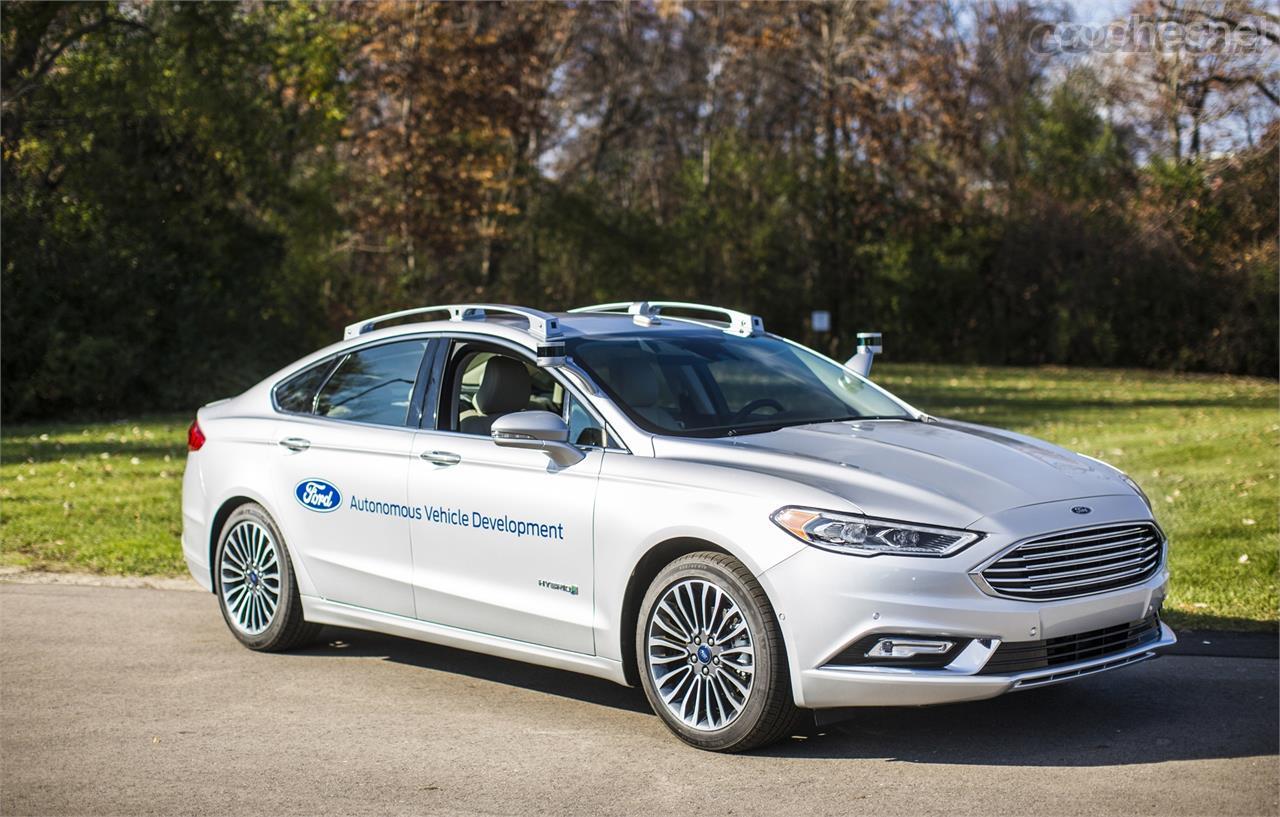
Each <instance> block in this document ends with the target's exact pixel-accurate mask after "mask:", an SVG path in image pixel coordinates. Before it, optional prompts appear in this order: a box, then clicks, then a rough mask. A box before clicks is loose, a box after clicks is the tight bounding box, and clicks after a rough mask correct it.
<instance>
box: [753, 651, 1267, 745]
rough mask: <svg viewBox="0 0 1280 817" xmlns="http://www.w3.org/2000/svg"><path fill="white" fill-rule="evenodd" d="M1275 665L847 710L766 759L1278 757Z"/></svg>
mask: <svg viewBox="0 0 1280 817" xmlns="http://www.w3.org/2000/svg"><path fill="white" fill-rule="evenodd" d="M1276 689H1277V677H1276V662H1275V661H1270V660H1266V659H1240V658H1235V659H1223V658H1201V657H1197V658H1172V657H1167V658H1163V659H1160V660H1156V661H1152V662H1148V663H1145V664H1142V665H1140V666H1137V667H1131V668H1128V669H1126V670H1121V671H1118V672H1112V673H1104V674H1100V675H1096V676H1093V677H1091V678H1083V679H1080V680H1078V681H1075V682H1072V683H1068V684H1062V685H1058V686H1051V687H1043V688H1040V689H1033V690H1027V691H1024V692H1016V693H1011V694H1007V695H1003V696H1001V697H999V698H992V699H990V700H986V701H973V702H969V703H962V704H949V705H946V706H935V707H901V708H876V709H860V710H846V711H845V713H843V714H847V715H848V716H849V719H848V720H845V721H842V722H839V723H833V724H830V725H828V726H814V727H813V728H812V729H810V730H807V731H806V732H805V734H802V735H799V736H796V737H793V738H791V739H790V740H788V741H784V742H782V743H779V744H777V745H775V746H773V747H770V748H767V749H764V750H762V753H763V754H767V755H774V756H780V757H808V758H884V759H886V760H891V761H899V762H908V763H949V764H953V763H962V764H974V765H985V766H1046V767H1048V766H1058V767H1064V766H1114V765H1124V764H1135V763H1159V762H1163V761H1168V760H1199V759H1209V758H1231V757H1255V756H1260V755H1268V756H1274V755H1276V754H1277V752H1280V738H1278V737H1277V731H1278V729H1280V711H1278V707H1277V696H1276Z"/></svg>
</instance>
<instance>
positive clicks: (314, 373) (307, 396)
mask: <svg viewBox="0 0 1280 817" xmlns="http://www.w3.org/2000/svg"><path fill="white" fill-rule="evenodd" d="M332 369H333V359H332V358H330V359H328V360H325V361H323V362H321V363H317V364H316V365H314V366H312V367H311V368H309V369H306V370H305V371H303V372H302V373H300V374H296V375H294V376H293V377H291V378H289V379H288V380H286V381H284V382H283V383H281V384H280V385H279V386H276V405H277V406H279V407H280V410H281V411H288V412H291V413H293V414H310V413H311V412H312V410H313V409H314V408H315V402H316V392H317V391H319V390H320V386H321V385H322V384H323V383H324V378H325V376H326V375H328V374H329V372H330V371H331V370H332Z"/></svg>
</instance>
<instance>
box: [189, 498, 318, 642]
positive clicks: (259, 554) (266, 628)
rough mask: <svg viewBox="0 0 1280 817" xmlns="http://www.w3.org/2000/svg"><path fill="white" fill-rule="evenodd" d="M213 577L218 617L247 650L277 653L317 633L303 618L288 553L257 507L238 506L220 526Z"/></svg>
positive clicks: (252, 504)
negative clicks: (218, 611) (220, 614)
mask: <svg viewBox="0 0 1280 817" xmlns="http://www.w3.org/2000/svg"><path fill="white" fill-rule="evenodd" d="M213 577H214V588H213V590H214V593H216V594H217V596H218V607H219V608H220V609H221V610H222V618H223V619H224V620H225V621H226V622H227V627H228V629H230V630H231V634H232V635H234V636H235V637H236V639H237V640H239V642H240V643H241V644H243V645H245V646H246V647H248V648H249V649H251V650H258V651H261V652H280V651H282V650H289V649H293V648H294V647H300V646H303V645H304V644H308V643H310V642H312V641H314V640H315V638H316V636H317V635H318V634H319V632H320V626H319V625H318V624H308V623H307V621H306V620H305V619H304V618H303V617H302V600H301V599H300V598H299V597H298V583H297V581H296V580H295V579H294V575H293V564H292V563H291V562H290V559H289V549H288V548H287V547H286V546H285V543H284V537H283V536H281V535H280V529H279V528H278V527H276V523H275V520H273V519H272V518H271V515H270V514H268V513H267V511H266V509H265V508H263V507H262V506H261V505H258V504H257V503H255V502H249V503H246V504H244V505H241V506H240V507H239V508H236V509H235V511H233V512H232V514H231V516H230V517H229V518H228V519H227V521H226V524H224V525H223V526H222V532H221V533H220V534H219V535H218V550H217V555H216V557H215V559H214V569H213Z"/></svg>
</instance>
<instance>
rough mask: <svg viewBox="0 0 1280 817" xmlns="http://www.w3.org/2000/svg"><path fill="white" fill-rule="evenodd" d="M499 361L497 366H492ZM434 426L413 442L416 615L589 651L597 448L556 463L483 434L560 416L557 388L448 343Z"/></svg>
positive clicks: (479, 350)
mask: <svg viewBox="0 0 1280 817" xmlns="http://www.w3.org/2000/svg"><path fill="white" fill-rule="evenodd" d="M495 361H498V362H495ZM442 395H443V399H442V401H441V409H440V412H439V417H440V421H439V422H440V426H441V430H438V431H423V432H420V433H419V434H417V435H416V436H415V437H414V440H413V448H412V456H411V457H410V462H409V499H410V501H411V502H413V503H414V504H415V505H416V506H418V507H420V508H421V509H422V512H423V518H422V519H421V520H418V519H415V520H414V522H413V523H412V542H413V565H414V588H415V594H416V600H417V609H418V617H419V618H421V619H424V620H427V621H432V622H435V623H438V624H445V625H449V626H452V627H459V628H462V629H466V630H472V631H476V632H482V633H488V634H490V635H496V636H501V637H504V638H512V639H517V640H520V641H526V642H530V643H534V644H541V645H544V646H548V647H555V648H559V649H564V650H571V651H574V652H579V653H586V654H594V652H595V640H594V635H593V621H592V610H593V596H592V588H593V583H592V576H593V554H592V543H593V533H592V524H593V516H594V508H595V494H596V485H597V480H598V477H599V473H600V465H601V462H602V461H603V457H604V456H606V454H605V452H604V451H603V450H601V449H600V448H598V447H596V448H584V452H585V453H586V454H587V456H586V459H584V460H582V461H581V462H578V463H576V464H574V465H571V466H568V467H564V468H562V467H559V466H557V465H556V464H555V463H553V462H552V461H551V460H550V459H549V458H548V457H547V456H546V455H545V454H543V453H541V452H538V451H527V450H520V449H512V448H500V447H499V446H498V445H496V444H495V443H494V442H493V441H492V439H490V437H489V426H491V425H492V422H493V420H494V419H496V417H499V416H501V415H502V414H505V413H509V412H511V411H519V410H525V409H539V410H547V411H557V412H561V411H564V404H565V401H566V394H565V391H564V387H563V386H562V385H561V384H559V383H558V382H556V381H555V380H554V379H553V378H552V377H551V375H550V374H549V373H547V372H546V371H545V370H540V369H537V368H536V367H535V366H534V365H533V363H532V361H530V360H528V359H526V358H524V357H523V356H522V355H520V354H519V353H517V352H514V351H497V350H494V349H493V348H491V347H486V346H482V345H476V344H471V345H462V344H455V348H454V349H453V350H452V351H451V353H450V355H449V361H448V368H447V370H446V372H445V377H444V378H443V380H442Z"/></svg>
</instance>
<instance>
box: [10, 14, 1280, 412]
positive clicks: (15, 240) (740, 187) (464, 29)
mask: <svg viewBox="0 0 1280 817" xmlns="http://www.w3.org/2000/svg"><path fill="white" fill-rule="evenodd" d="M1133 13H1134V14H1135V15H1138V18H1140V19H1143V20H1164V21H1180V22H1196V21H1201V22H1203V21H1206V20H1213V19H1217V20H1227V21H1229V22H1232V23H1235V22H1240V21H1246V22H1250V23H1251V24H1253V25H1254V26H1256V27H1257V28H1258V30H1259V31H1261V32H1262V36H1261V37H1260V42H1261V43H1262V44H1263V45H1262V48H1261V49H1260V50H1258V51H1255V52H1248V53H1238V54H1209V55H1204V54H1191V53H1186V52H1182V51H1173V52H1166V51H1158V52H1150V53H1136V54H1110V55H1098V54H1095V55H1084V56H1081V55H1047V56H1046V55H1040V54H1037V53H1035V52H1034V50H1033V49H1030V48H1028V43H1030V42H1031V36H1032V33H1033V32H1034V30H1035V27H1036V26H1037V25H1039V24H1041V23H1043V22H1046V21H1055V20H1061V19H1064V18H1065V17H1066V16H1067V15H1068V14H1069V10H1067V9H1064V8H1060V7H1057V6H1050V5H1039V4H1030V3H1017V2H1010V3H1001V4H988V3H983V4H950V3H933V4H927V5H926V4H917V3H910V2H905V1H904V2H889V0H873V1H872V2H862V3H842V2H835V3H814V4H805V5H791V4H785V5H783V4H777V5H775V4H767V3H766V4H741V5H738V4H700V3H666V2H659V3H653V4H645V3H627V4H574V5H543V4H513V5H509V6H503V5H493V4H477V5H473V4H430V3H422V2H403V3H390V2H389V3H349V4H306V3H289V4H277V3H267V4H260V3H240V4H223V3H218V4H198V3H182V4H173V3H164V2H156V3H146V4H137V3H133V2H119V3H117V2H106V3H103V2H93V3H67V4H44V3H29V2H9V3H5V4H3V5H0V28H2V29H3V31H2V37H3V39H2V40H0V46H2V51H3V54H2V58H3V64H2V66H0V69H2V71H0V81H2V83H3V86H2V88H0V94H2V99H3V116H2V128H0V138H2V148H3V169H2V174H3V175H2V177H0V184H2V187H3V193H2V196H3V199H2V204H0V207H2V209H3V222H4V223H3V230H2V233H0V254H2V256H3V258H2V264H3V267H2V275H0V310H2V313H0V327H2V332H3V347H4V349H3V358H2V363H0V366H2V368H3V371H2V372H0V376H2V383H3V394H2V399H3V411H4V413H5V416H6V417H9V418H14V417H32V416H42V417H50V416H65V415H69V414H86V413H94V412H99V413H104V412H120V411H132V410H137V409H141V408H147V409H156V408H174V409H183V410H186V409H189V408H190V407H191V406H193V405H196V404H199V403H201V402H204V401H206V400H208V399H213V398H216V397H220V396H225V395H227V394H229V393H232V392H234V391H236V390H237V389H239V388H240V387H242V386H245V385H247V384H249V383H252V382H254V381H256V380H258V379H260V378H261V377H262V376H264V375H265V374H266V373H268V372H269V371H271V370H272V369H273V368H274V367H276V366H278V365H282V364H284V363H286V362H288V361H289V360H291V359H293V358H295V357H296V356H297V355H298V354H300V353H302V352H305V351H308V350H310V349H312V348H315V346H317V345H319V344H321V343H323V342H326V341H328V340H331V339H335V338H336V337H337V336H338V335H337V328H338V327H340V326H341V325H342V324H344V323H346V322H349V321H351V320H354V319H355V318H356V317H358V316H361V315H364V314H367V313H371V312H378V311H387V310H390V309H392V308H399V307H402V306H404V305H408V304H419V303H430V302H444V301H451V300H456V299H463V298H465V299H469V300H470V299H480V300H494V301H516V302H527V303H533V304H537V305H541V306H545V307H549V308H558V307H569V306H573V305H578V304H582V303H587V302H593V301H597V300H614V299H630V298H635V297H655V296H662V297H669V298H690V299H698V300H707V301H713V302H719V303H724V304H728V305H734V306H738V307H743V308H747V309H750V310H752V311H754V312H757V313H760V314H762V315H763V316H764V317H765V320H766V322H767V325H768V326H769V327H770V328H771V329H774V330H776V331H780V332H782V333H785V334H789V335H793V336H797V337H800V338H803V339H807V340H809V341H810V342H811V343H815V344H817V345H823V346H826V347H828V348H829V349H830V350H831V351H833V352H837V353H838V352H848V350H849V348H850V346H851V337H852V334H853V332H855V331H857V330H859V329H867V328H874V329H879V330H881V331H884V332H885V333H886V335H888V338H889V341H888V342H889V348H890V350H891V352H892V353H893V359H895V360H903V359H906V360H909V359H920V360H931V361H950V362H979V363H993V364H1040V363H1067V364H1088V365H1106V366H1120V365H1126V366H1143V367H1163V368H1170V369H1188V370H1212V371H1222V372H1235V373H1252V374H1263V375H1268V376H1274V375H1275V374H1276V370H1277V365H1278V362H1277V342H1276V338H1277V333H1278V331H1280V328H1278V326H1277V245H1276V229H1277V219H1278V217H1280V216H1278V212H1277V190H1278V188H1280V179H1278V174H1277V145H1278V142H1280V126H1278V125H1277V112H1278V111H1280V106H1278V104H1277V99H1278V98H1280V84H1278V76H1277V51H1278V50H1280V46H1278V45H1277V36H1280V35H1277V31H1278V27H1280V21H1277V19H1276V17H1275V16H1274V15H1272V14H1269V13H1268V12H1267V11H1266V9H1265V7H1264V6H1262V5H1260V4H1259V5H1258V6H1257V7H1254V6H1251V5H1250V4H1248V3H1241V2H1234V1H1233V2H1216V3H1211V2H1183V0H1167V1H1162V2H1149V0H1141V2H1139V3H1138V4H1137V5H1136V6H1135V7H1134V9H1133ZM815 308H825V309H830V310H831V311H832V313H833V317H834V324H835V329H836V331H835V332H833V333H832V334H831V335H829V336H825V337H818V336H814V335H813V333H812V332H810V331H809V328H808V326H807V323H806V322H807V319H808V318H807V316H808V315H809V313H810V311H811V310H812V309H815Z"/></svg>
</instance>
